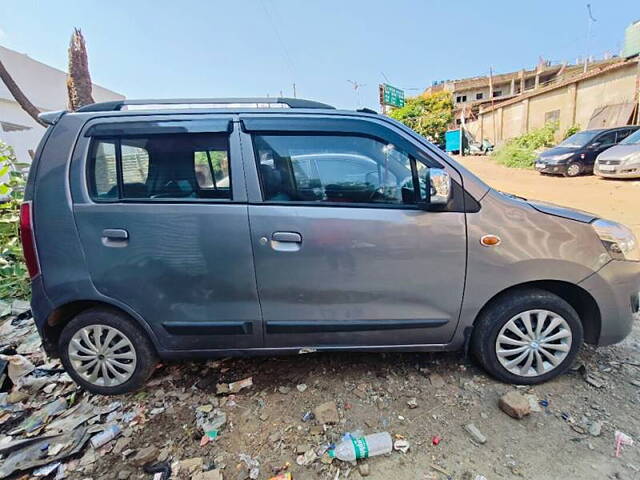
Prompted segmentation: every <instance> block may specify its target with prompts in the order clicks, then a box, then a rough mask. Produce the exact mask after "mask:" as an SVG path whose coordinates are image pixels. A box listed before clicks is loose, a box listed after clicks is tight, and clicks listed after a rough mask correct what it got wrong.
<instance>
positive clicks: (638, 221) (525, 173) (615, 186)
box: [456, 156, 640, 238]
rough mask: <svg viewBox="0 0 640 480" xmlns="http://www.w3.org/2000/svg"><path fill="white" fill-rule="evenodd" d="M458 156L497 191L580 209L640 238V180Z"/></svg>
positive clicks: (461, 161)
mask: <svg viewBox="0 0 640 480" xmlns="http://www.w3.org/2000/svg"><path fill="white" fill-rule="evenodd" d="M456 159H457V160H458V161H460V163H462V164H463V165H464V166H465V167H467V168H468V169H469V170H471V171H472V172H473V173H475V174H476V175H478V176H479V177H480V178H482V179H483V180H484V181H485V182H487V183H488V184H489V185H491V186H492V187H494V188H496V189H498V190H502V191H503V192H509V193H515V194H517V195H520V196H523V197H525V198H531V199H536V200H545V201H547V202H552V203H557V204H558V205H565V206H567V207H573V208H578V209H580V210H584V211H586V212H592V213H595V214H597V215H600V216H602V217H603V218H608V219H611V220H616V221H618V222H622V223H624V224H625V225H627V226H628V227H630V228H631V229H632V230H633V231H634V232H635V234H636V235H637V236H638V237H639V238H640V179H635V180H634V179H628V180H618V179H615V180H612V179H604V178H601V177H597V176H594V175H583V176H580V177H575V178H565V177H562V176H556V175H541V174H539V173H538V172H536V171H534V170H525V169H519V168H507V167H503V166H502V165H498V164H497V163H496V162H494V161H493V160H492V159H491V158H489V157H480V156H467V157H456Z"/></svg>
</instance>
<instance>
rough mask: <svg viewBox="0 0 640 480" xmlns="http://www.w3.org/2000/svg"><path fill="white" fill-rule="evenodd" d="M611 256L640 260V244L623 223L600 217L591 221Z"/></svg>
mask: <svg viewBox="0 0 640 480" xmlns="http://www.w3.org/2000/svg"><path fill="white" fill-rule="evenodd" d="M591 225H593V228H594V230H595V231H596V233H597V234H598V237H600V241H601V242H602V244H603V245H604V248H606V249H607V252H609V255H611V258H615V259H616V260H631V261H634V262H640V246H638V239H637V238H636V236H635V235H634V234H633V232H632V231H631V230H630V229H629V228H628V227H625V226H624V225H622V224H621V223H617V222H612V221H611V220H602V219H598V220H596V221H595V222H593V223H591Z"/></svg>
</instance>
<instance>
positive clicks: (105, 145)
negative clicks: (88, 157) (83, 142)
mask: <svg viewBox="0 0 640 480" xmlns="http://www.w3.org/2000/svg"><path fill="white" fill-rule="evenodd" d="M92 157H93V192H94V195H95V196H97V197H99V198H102V199H112V198H117V197H118V173H117V170H116V144H115V142H114V141H113V140H109V141H103V140H100V141H98V142H95V143H94V144H93V148H92Z"/></svg>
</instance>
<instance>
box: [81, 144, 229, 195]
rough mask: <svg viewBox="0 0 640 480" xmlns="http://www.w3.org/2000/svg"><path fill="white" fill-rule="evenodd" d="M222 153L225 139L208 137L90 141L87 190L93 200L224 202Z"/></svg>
mask: <svg viewBox="0 0 640 480" xmlns="http://www.w3.org/2000/svg"><path fill="white" fill-rule="evenodd" d="M228 152H229V142H228V138H227V135H219V134H210V133H189V134H171V135H169V134H158V135H147V136H144V137H123V138H109V139H94V142H93V146H92V149H91V158H90V162H89V166H90V174H89V184H90V185H89V186H90V190H91V193H92V196H93V198H94V199H95V200H98V201H114V200H117V199H119V198H123V199H150V200H172V201H178V200H183V201H188V200H190V199H230V198H231V182H230V175H231V172H230V168H229V154H228ZM118 179H119V181H118Z"/></svg>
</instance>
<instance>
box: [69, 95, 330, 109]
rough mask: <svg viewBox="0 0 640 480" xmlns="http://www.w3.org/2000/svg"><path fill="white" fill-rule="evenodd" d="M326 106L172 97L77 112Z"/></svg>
mask: <svg viewBox="0 0 640 480" xmlns="http://www.w3.org/2000/svg"><path fill="white" fill-rule="evenodd" d="M230 106H234V107H250V108H273V107H276V108H327V109H333V108H334V107H332V106H331V105H327V104H326V103H320V102H314V101H313V100H303V99H300V98H284V97H278V98H272V97H261V98H173V99H161V100H155V99H152V100H113V101H110V102H100V103H92V104H91V105H85V106H84V107H81V108H79V109H78V110H77V111H78V112H115V111H119V110H157V109H161V108H228V107H230Z"/></svg>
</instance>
